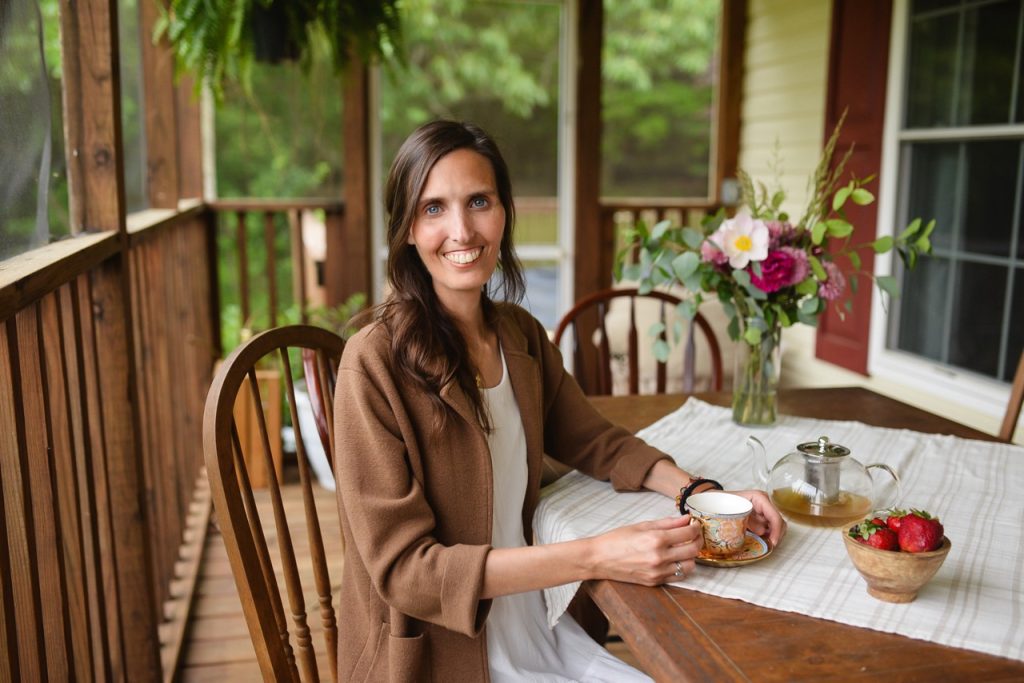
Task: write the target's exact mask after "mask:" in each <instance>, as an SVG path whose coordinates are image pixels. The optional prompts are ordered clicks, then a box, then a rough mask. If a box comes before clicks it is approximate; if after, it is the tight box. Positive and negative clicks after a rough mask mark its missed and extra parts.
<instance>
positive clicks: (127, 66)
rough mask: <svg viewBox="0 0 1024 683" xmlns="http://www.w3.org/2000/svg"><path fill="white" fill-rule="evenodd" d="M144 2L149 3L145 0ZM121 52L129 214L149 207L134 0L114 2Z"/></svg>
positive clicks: (122, 106) (122, 113)
mask: <svg viewBox="0 0 1024 683" xmlns="http://www.w3.org/2000/svg"><path fill="white" fill-rule="evenodd" d="M146 1H147V2H148V1H150V0H146ZM117 21H118V28H117V32H118V41H117V44H118V48H119V49H120V51H121V55H120V61H121V136H122V139H123V140H124V201H125V209H126V210H127V211H129V212H131V211H139V210H141V209H145V208H146V207H147V206H149V200H148V197H147V196H146V175H147V173H146V145H145V132H144V131H145V119H144V112H143V108H142V107H143V102H144V101H145V100H144V98H143V95H142V54H141V49H140V46H139V8H138V2H137V0H117Z"/></svg>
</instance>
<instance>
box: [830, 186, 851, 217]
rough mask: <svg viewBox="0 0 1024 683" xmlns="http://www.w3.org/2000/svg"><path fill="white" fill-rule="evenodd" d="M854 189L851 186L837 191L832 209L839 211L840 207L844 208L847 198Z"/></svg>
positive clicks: (833, 198)
mask: <svg viewBox="0 0 1024 683" xmlns="http://www.w3.org/2000/svg"><path fill="white" fill-rule="evenodd" d="M852 191H853V189H852V188H850V187H849V186H847V187H841V188H839V191H838V192H836V195H835V196H834V197H832V210H833V211H838V210H839V209H841V208H843V204H845V203H846V200H847V199H849V198H850V193H851V192H852Z"/></svg>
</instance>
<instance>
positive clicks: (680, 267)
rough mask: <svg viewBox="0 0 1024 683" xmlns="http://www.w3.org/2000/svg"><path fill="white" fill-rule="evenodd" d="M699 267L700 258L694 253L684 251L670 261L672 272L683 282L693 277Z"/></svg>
mask: <svg viewBox="0 0 1024 683" xmlns="http://www.w3.org/2000/svg"><path fill="white" fill-rule="evenodd" d="M699 265H700V256H697V253H696V252H693V251H684V252H683V253H682V254H680V255H679V256H676V257H675V258H674V259H673V260H672V272H673V273H675V276H676V277H677V278H679V279H680V280H685V279H686V278H688V277H689V276H691V275H693V274H694V273H695V272H696V270H697V267H698V266H699Z"/></svg>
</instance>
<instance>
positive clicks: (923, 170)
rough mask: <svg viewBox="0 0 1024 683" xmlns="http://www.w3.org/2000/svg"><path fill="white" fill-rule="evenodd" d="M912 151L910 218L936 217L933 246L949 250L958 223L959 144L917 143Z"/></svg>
mask: <svg viewBox="0 0 1024 683" xmlns="http://www.w3.org/2000/svg"><path fill="white" fill-rule="evenodd" d="M906 149H907V150H908V152H909V154H910V159H911V162H910V181H909V185H910V187H909V202H908V219H911V220H912V219H914V218H917V217H920V218H921V219H923V220H930V219H932V218H934V219H935V232H933V233H932V238H931V239H932V245H933V246H934V247H935V248H936V249H950V248H952V246H953V235H954V231H955V230H956V226H957V223H958V221H957V216H956V213H955V211H956V178H957V173H956V169H957V153H958V150H959V144H957V143H938V144H936V143H930V144H929V143H916V144H910V145H907V146H906Z"/></svg>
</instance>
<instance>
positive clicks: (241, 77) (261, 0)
mask: <svg viewBox="0 0 1024 683" xmlns="http://www.w3.org/2000/svg"><path fill="white" fill-rule="evenodd" d="M400 28H401V27H400V21H399V15H398V0H376V1H375V2H360V1H359V0H170V4H169V6H168V7H167V9H166V10H163V12H162V14H161V16H160V18H159V19H158V21H157V23H156V26H155V27H154V39H160V38H163V37H166V38H167V40H168V42H169V43H170V46H171V50H172V52H173V53H174V59H175V68H176V70H177V71H178V72H179V73H180V72H182V71H187V72H190V73H193V74H195V75H196V76H197V77H198V78H197V84H198V83H206V84H207V85H209V86H210V88H211V90H212V91H213V93H214V95H215V96H217V97H218V98H220V97H221V96H222V95H223V92H224V83H225V82H226V81H232V82H237V83H239V84H241V85H242V86H243V87H244V88H246V89H248V85H249V74H250V71H251V68H252V62H253V60H254V59H256V58H259V59H262V60H264V61H271V62H278V61H281V60H283V59H298V61H300V62H301V63H302V64H304V65H308V64H309V63H310V60H311V57H312V55H313V53H314V51H317V52H319V51H320V50H321V49H322V50H323V51H324V52H326V53H327V55H328V56H329V58H330V60H331V61H332V62H333V64H334V66H335V69H336V70H338V71H341V70H343V69H344V68H345V66H346V65H347V64H348V61H349V59H350V57H351V56H352V55H353V54H358V55H359V56H360V57H362V58H363V59H364V60H367V61H370V60H372V59H374V58H378V57H382V56H383V55H384V54H386V53H389V52H391V51H393V50H394V49H395V48H397V46H398V44H399V40H400Z"/></svg>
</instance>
